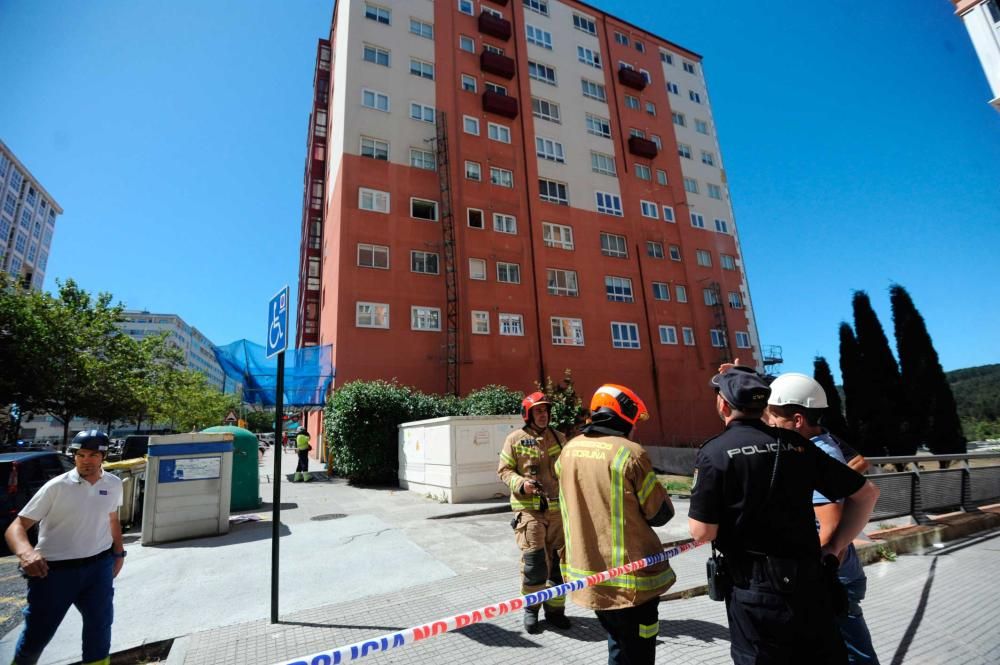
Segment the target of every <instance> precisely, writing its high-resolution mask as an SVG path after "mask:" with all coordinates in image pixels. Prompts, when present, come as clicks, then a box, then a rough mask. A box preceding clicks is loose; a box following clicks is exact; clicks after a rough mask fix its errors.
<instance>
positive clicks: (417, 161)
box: [410, 147, 437, 171]
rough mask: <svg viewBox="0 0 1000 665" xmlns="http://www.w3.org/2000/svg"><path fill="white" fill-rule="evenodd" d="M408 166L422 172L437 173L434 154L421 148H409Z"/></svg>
mask: <svg viewBox="0 0 1000 665" xmlns="http://www.w3.org/2000/svg"><path fill="white" fill-rule="evenodd" d="M410 166H412V167H413V168H417V169H423V170H424V171H437V161H436V158H435V156H434V153H433V152H431V151H430V150H424V149H423V148H413V147H411V148H410Z"/></svg>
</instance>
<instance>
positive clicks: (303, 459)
mask: <svg viewBox="0 0 1000 665" xmlns="http://www.w3.org/2000/svg"><path fill="white" fill-rule="evenodd" d="M298 453H299V464H298V466H296V467H295V473H298V472H299V471H308V470H309V449H308V448H301V449H299V451H298Z"/></svg>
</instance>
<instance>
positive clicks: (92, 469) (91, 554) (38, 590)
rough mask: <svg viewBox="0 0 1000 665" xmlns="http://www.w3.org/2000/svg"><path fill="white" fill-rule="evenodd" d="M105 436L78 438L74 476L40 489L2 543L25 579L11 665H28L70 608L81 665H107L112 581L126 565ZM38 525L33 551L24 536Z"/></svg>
mask: <svg viewBox="0 0 1000 665" xmlns="http://www.w3.org/2000/svg"><path fill="white" fill-rule="evenodd" d="M108 444H109V439H108V435H107V434H105V433H104V432H101V431H99V430H96V429H92V430H84V431H82V432H80V433H79V434H77V435H76V436H75V437H74V438H73V442H72V443H71V444H70V450H72V451H73V460H74V464H75V466H76V468H74V469H73V470H71V471H67V472H66V473H64V474H62V475H59V476H56V477H55V478H53V479H52V480H50V481H49V482H47V483H45V484H44V485H43V486H42V488H41V489H40V490H38V493H36V494H35V496H34V497H32V499H31V500H30V501H29V502H28V504H27V505H26V506H25V507H24V508H23V509H22V510H21V512H20V513H19V514H18V516H17V519H16V520H14V521H13V522H11V525H10V527H9V528H8V529H7V533H6V534H5V535H6V538H7V545H8V547H10V551H11V552H13V553H14V554H16V555H17V557H18V559H20V561H21V570H22V571H23V573H24V574H25V575H26V576H27V578H28V604H27V607H25V608H24V630H23V631H22V632H21V637H20V638H18V640H17V649H16V651H15V652H14V663H16V664H17V665H34V663H37V662H38V659H39V658H40V657H41V655H42V651H43V650H44V649H45V647H46V645H48V643H49V641H50V640H51V639H52V636H53V635H54V634H55V632H56V629H57V628H59V624H60V623H62V620H63V617H65V616H66V612H67V611H68V610H69V607H70V605H75V606H76V608H77V609H78V610H79V611H80V614H81V616H82V617H83V663H84V664H85V665H107V664H108V663H110V662H111V659H110V656H109V654H110V651H111V623H112V621H113V619H114V607H113V600H114V593H115V591H114V582H113V580H114V578H115V577H116V576H117V575H118V572H119V571H120V570H121V568H122V564H124V563H125V546H124V544H123V543H122V528H121V524H120V523H119V522H118V507H119V506H121V505H122V482H121V480H119V479H118V477H117V476H114V475H112V474H110V473H104V470H103V469H102V464H103V462H104V457H105V456H106V455H107V451H108ZM36 523H38V524H40V526H39V532H38V545H36V546H35V547H32V546H31V543H30V542H29V541H28V530H29V529H30V528H31V527H32V526H34V525H35V524H36Z"/></svg>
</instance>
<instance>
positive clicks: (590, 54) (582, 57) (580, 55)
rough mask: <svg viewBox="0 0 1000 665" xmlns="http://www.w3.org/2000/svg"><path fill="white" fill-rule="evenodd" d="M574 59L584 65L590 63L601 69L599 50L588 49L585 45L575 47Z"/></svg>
mask: <svg viewBox="0 0 1000 665" xmlns="http://www.w3.org/2000/svg"><path fill="white" fill-rule="evenodd" d="M576 59H577V60H578V61H579V62H582V63H583V64H585V65H590V66H591V67H594V68H596V69H601V68H602V67H603V65H602V64H601V52H600V51H595V50H594V49H589V48H587V47H586V46H577V47H576Z"/></svg>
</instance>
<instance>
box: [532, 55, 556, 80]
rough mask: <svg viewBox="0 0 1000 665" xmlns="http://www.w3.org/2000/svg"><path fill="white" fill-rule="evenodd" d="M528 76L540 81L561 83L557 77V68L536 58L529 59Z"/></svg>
mask: <svg viewBox="0 0 1000 665" xmlns="http://www.w3.org/2000/svg"><path fill="white" fill-rule="evenodd" d="M528 78H530V79H533V80H535V81H538V82H540V83H547V84H549V85H559V83H558V79H557V77H556V68H555V67H553V66H551V65H546V64H544V63H541V62H535V61H534V60H529V61H528Z"/></svg>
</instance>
